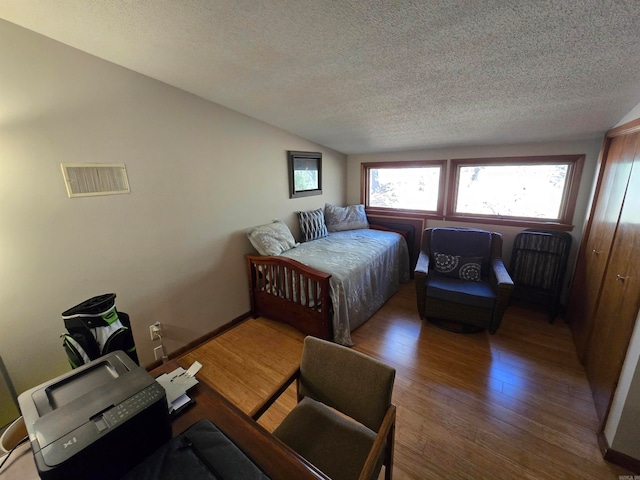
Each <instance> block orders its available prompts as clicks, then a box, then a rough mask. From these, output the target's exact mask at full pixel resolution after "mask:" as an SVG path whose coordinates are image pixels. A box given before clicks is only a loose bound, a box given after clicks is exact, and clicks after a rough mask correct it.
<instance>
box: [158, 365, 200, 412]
mask: <svg viewBox="0 0 640 480" xmlns="http://www.w3.org/2000/svg"><path fill="white" fill-rule="evenodd" d="M156 381H157V382H158V383H159V384H160V385H162V387H163V388H164V390H165V391H166V392H167V403H168V404H169V406H170V407H171V405H172V404H173V402H175V401H176V399H177V398H179V397H181V396H182V395H184V394H185V393H186V392H187V390H189V389H190V388H191V387H193V386H194V385H195V384H197V383H198V380H197V379H196V378H195V377H192V376H188V375H187V371H186V370H185V369H184V368H182V367H178V368H176V369H175V370H174V371H173V372H169V373H165V374H163V375H160V376H159V377H158V378H156Z"/></svg>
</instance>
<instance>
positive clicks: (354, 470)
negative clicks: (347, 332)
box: [254, 337, 396, 480]
mask: <svg viewBox="0 0 640 480" xmlns="http://www.w3.org/2000/svg"><path fill="white" fill-rule="evenodd" d="M296 379H297V391H298V404H297V405H296V407H295V408H294V409H293V410H292V411H291V412H290V413H289V414H288V415H287V417H286V418H285V419H284V421H283V422H282V423H281V424H280V425H279V426H278V427H277V428H276V430H275V431H274V432H273V434H274V436H275V437H277V438H279V439H280V440H281V441H282V442H284V443H285V444H286V445H288V446H289V447H290V448H292V449H293V450H295V451H296V452H297V453H298V454H300V455H301V456H302V457H304V458H305V459H306V460H308V461H309V462H310V463H312V464H313V465H315V466H316V467H317V468H318V469H320V470H321V471H322V472H323V473H325V474H326V475H328V476H329V477H330V478H331V479H333V480H343V479H344V480H347V479H352V480H353V479H362V480H364V479H367V480H368V479H374V478H378V474H379V473H380V470H381V468H382V465H384V466H385V478H386V479H387V480H390V479H391V473H392V469H393V448H394V436H395V418H396V407H395V405H393V404H392V403H391V393H392V391H393V382H394V379H395V369H394V368H392V367H390V366H388V365H385V364H384V363H381V362H379V361H378V360H375V359H373V358H371V357H369V356H367V355H364V354H362V353H359V352H356V351H355V350H351V349H349V348H347V347H344V346H342V345H337V344H335V343H331V342H328V341H326V340H321V339H319V338H315V337H306V338H305V340H304V347H303V351H302V360H301V362H300V368H299V369H298V370H297V371H296V372H295V373H294V374H293V376H292V377H291V381H290V382H288V384H290V383H291V382H293V380H296ZM283 390H284V389H282V390H281V391H280V393H281V392H282V391H283ZM277 396H278V394H276V395H274V396H273V397H272V398H271V399H270V400H269V401H268V402H267V404H266V405H265V406H264V408H262V409H261V410H260V412H258V413H257V414H256V415H255V416H254V419H257V418H256V417H258V416H259V415H261V413H262V412H264V411H265V410H266V409H267V408H268V405H270V404H271V403H273V401H275V400H276V398H277Z"/></svg>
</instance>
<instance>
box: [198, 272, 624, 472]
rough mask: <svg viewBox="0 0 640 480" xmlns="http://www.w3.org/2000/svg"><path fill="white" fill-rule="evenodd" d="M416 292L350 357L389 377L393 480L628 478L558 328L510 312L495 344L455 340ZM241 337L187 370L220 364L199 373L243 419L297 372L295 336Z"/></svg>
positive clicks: (382, 313)
mask: <svg viewBox="0 0 640 480" xmlns="http://www.w3.org/2000/svg"><path fill="white" fill-rule="evenodd" d="M414 288H415V286H414V284H413V283H409V284H406V285H402V286H401V288H400V291H399V292H398V293H397V294H396V295H394V297H392V298H391V299H390V300H389V301H388V302H387V303H386V304H385V305H384V306H383V307H382V308H381V309H380V310H379V311H378V312H377V313H376V314H375V315H374V316H373V317H372V318H371V319H370V320H368V321H367V322H366V323H365V324H363V325H362V326H361V327H360V328H358V329H357V330H356V331H354V332H353V334H352V337H353V340H354V342H355V346H354V347H353V348H354V349H355V350H358V351H360V352H363V353H366V354H368V355H371V356H373V357H375V358H378V359H380V360H382V361H384V362H386V363H388V364H390V365H392V366H393V367H395V368H396V383H395V388H394V393H393V402H394V403H395V404H396V405H397V426H396V444H395V457H394V472H393V474H394V478H395V479H396V480H398V479H400V480H403V479H473V480H477V479H490V480H502V479H504V480H511V479H515V478H517V479H530V480H540V479H545V480H546V479H552V480H555V479H583V478H584V479H611V480H617V479H618V476H619V475H628V474H630V472H627V471H626V470H624V469H622V468H620V467H618V466H616V465H613V464H610V463H608V462H606V461H604V460H603V459H602V457H601V454H600V450H599V448H598V444H597V438H596V428H597V426H598V422H597V418H596V413H595V408H594V405H593V399H592V397H591V392H590V389H589V386H588V382H587V380H586V376H585V373H584V369H583V367H582V366H581V365H580V364H579V362H578V360H577V356H576V352H575V347H574V344H573V340H572V338H571V334H570V331H569V328H568V326H567V325H566V324H565V323H564V322H563V321H562V320H561V319H558V320H556V322H555V323H554V324H549V322H548V317H547V316H546V314H545V313H544V312H541V311H540V310H536V309H535V308H528V306H523V305H519V304H514V305H511V306H510V307H509V308H508V309H507V313H506V314H505V317H504V320H503V324H502V326H501V327H500V330H499V331H498V332H497V334H495V335H488V334H487V333H486V332H483V333H479V334H473V335H460V334H455V333H451V332H448V331H445V330H442V329H440V328H437V327H436V326H434V325H433V324H431V323H429V322H426V321H423V320H421V319H420V318H418V314H417V308H416V298H415V290H414ZM239 327H242V328H239ZM239 327H236V328H234V329H233V330H232V331H231V332H233V333H231V334H229V335H227V334H226V333H225V334H224V335H223V336H225V338H224V340H221V339H220V338H219V337H217V338H218V340H217V342H215V341H210V342H209V343H208V344H205V346H203V347H201V349H200V351H199V352H198V353H197V354H193V355H192V357H189V360H191V359H197V357H198V356H204V358H206V359H207V361H208V362H215V365H216V368H211V369H208V370H206V371H205V368H204V367H203V371H204V373H205V375H206V376H207V379H209V378H211V379H212V381H214V382H218V384H219V385H220V386H221V388H226V389H227V392H228V395H229V398H230V399H231V400H232V401H233V402H234V403H236V404H238V405H240V406H241V408H243V409H250V408H251V405H252V404H254V403H255V402H257V401H258V400H257V398H258V397H260V396H261V395H264V392H265V391H267V390H269V389H270V388H273V387H272V384H273V383H274V382H275V381H276V380H277V378H281V377H282V375H283V374H284V370H288V369H291V368H294V367H295V364H296V362H297V361H299V356H300V352H301V345H302V336H301V335H300V334H299V333H298V332H296V331H295V330H292V329H290V328H289V327H288V326H282V325H281V324H276V323H275V322H271V321H269V320H266V319H251V320H249V321H247V322H245V323H243V324H241V325H240V326H239ZM214 340H216V339H214ZM256 352H258V353H256ZM255 362H257V363H259V364H260V365H255V364H254V363H255ZM203 364H204V363H203ZM247 369H249V370H251V371H250V372H248V371H247ZM224 370H226V371H227V373H226V374H225V373H224V372H222V371H224ZM234 376H238V377H241V378H233V377H234ZM214 384H215V383H214ZM295 402H296V396H295V386H293V385H292V386H291V387H289V388H288V389H287V390H286V392H285V393H284V394H283V395H282V396H281V398H280V399H279V400H278V401H277V402H276V403H275V404H274V405H273V406H272V407H271V408H270V409H269V410H268V411H267V412H266V413H265V414H264V416H263V417H262V418H261V419H260V422H259V423H260V424H261V425H262V426H264V427H265V428H266V429H267V430H271V431H272V430H273V429H275V427H276V426H277V425H279V424H280V422H281V421H282V420H283V419H284V417H285V416H286V414H287V413H288V412H289V411H290V410H291V409H292V408H293V407H294V406H295ZM245 411H248V410H245ZM380 478H384V477H383V473H381V477H380Z"/></svg>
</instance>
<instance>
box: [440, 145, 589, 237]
mask: <svg viewBox="0 0 640 480" xmlns="http://www.w3.org/2000/svg"><path fill="white" fill-rule="evenodd" d="M583 161H584V156H583V155H564V156H552V157H518V158H496V159H463V160H452V161H451V174H450V184H449V201H448V205H447V215H446V218H447V219H450V220H464V219H472V220H474V221H478V220H480V221H481V220H482V219H491V220H492V223H496V220H498V221H499V222H498V223H513V224H522V222H525V223H557V224H564V225H570V224H571V222H572V219H573V212H574V209H575V203H576V196H577V193H578V184H579V182H580V173H581V171H582V163H583Z"/></svg>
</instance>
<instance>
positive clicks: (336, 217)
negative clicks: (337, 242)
mask: <svg viewBox="0 0 640 480" xmlns="http://www.w3.org/2000/svg"><path fill="white" fill-rule="evenodd" d="M324 220H325V222H326V224H327V230H329V231H330V232H342V231H345V230H357V229H360V228H369V221H368V220H367V214H366V213H364V205H349V206H348V207H336V206H335V205H330V204H328V203H327V204H325V206H324Z"/></svg>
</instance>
